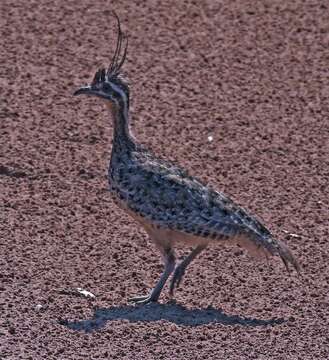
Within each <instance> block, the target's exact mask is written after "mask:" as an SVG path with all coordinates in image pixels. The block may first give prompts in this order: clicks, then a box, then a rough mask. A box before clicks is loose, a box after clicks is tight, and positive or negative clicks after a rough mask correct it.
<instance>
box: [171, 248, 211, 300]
mask: <svg viewBox="0 0 329 360" xmlns="http://www.w3.org/2000/svg"><path fill="white" fill-rule="evenodd" d="M206 247H207V245H198V246H197V247H196V248H195V249H193V250H192V251H191V252H190V253H189V255H188V256H187V257H186V258H185V259H184V260H183V261H182V262H181V263H180V264H179V265H177V267H176V269H175V272H174V275H173V277H172V279H171V282H170V289H169V294H170V296H173V295H174V290H175V288H177V287H178V286H179V284H180V282H181V281H182V278H183V276H184V274H185V270H186V268H187V266H188V265H189V264H190V263H191V262H192V261H193V260H194V259H195V258H196V257H197V256H198V255H199V254H200V253H201V251H202V250H204V249H205V248H206Z"/></svg>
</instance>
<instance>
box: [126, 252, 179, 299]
mask: <svg viewBox="0 0 329 360" xmlns="http://www.w3.org/2000/svg"><path fill="white" fill-rule="evenodd" d="M161 250H162V251H161V252H162V254H163V258H164V265H165V268H164V272H163V273H162V275H161V277H160V279H159V281H158V283H157V284H156V286H155V287H154V289H153V290H152V291H151V293H150V294H149V295H146V296H136V297H134V298H131V299H129V301H131V302H134V303H136V304H147V303H150V302H157V301H158V299H159V296H160V294H161V291H162V288H163V287H164V285H165V283H166V281H167V279H168V277H169V276H170V274H171V273H172V272H173V271H174V269H175V253H174V251H173V250H172V249H171V248H167V249H164V248H163V249H161Z"/></svg>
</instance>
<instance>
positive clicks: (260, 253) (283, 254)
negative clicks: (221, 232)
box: [234, 233, 300, 274]
mask: <svg viewBox="0 0 329 360" xmlns="http://www.w3.org/2000/svg"><path fill="white" fill-rule="evenodd" d="M234 240H235V241H234V242H235V243H237V244H239V245H240V246H241V247H243V248H245V249H247V250H248V252H249V253H251V255H253V256H254V257H258V258H259V257H260V258H264V257H265V258H268V257H269V256H279V257H280V258H281V260H282V262H283V263H284V265H285V267H286V269H287V271H288V272H289V264H291V265H292V266H293V267H294V269H295V270H296V271H297V273H298V274H300V265H299V263H298V261H297V260H296V258H295V257H294V255H293V254H292V252H291V251H290V249H289V248H288V246H287V245H286V244H284V243H283V242H282V241H280V240H277V239H275V238H273V237H272V236H271V235H269V236H262V235H255V233H253V234H243V235H240V236H237V237H235V239H234Z"/></svg>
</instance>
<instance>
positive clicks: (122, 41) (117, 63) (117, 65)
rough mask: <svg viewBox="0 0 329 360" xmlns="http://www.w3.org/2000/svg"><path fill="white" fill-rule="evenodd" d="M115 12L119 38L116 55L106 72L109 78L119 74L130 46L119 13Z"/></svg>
mask: <svg viewBox="0 0 329 360" xmlns="http://www.w3.org/2000/svg"><path fill="white" fill-rule="evenodd" d="M113 14H114V16H115V18H116V19H117V22H118V39H117V45H116V49H115V52H114V55H113V57H112V60H111V63H110V65H109V67H108V69H107V72H106V75H107V77H108V78H110V77H112V76H117V75H119V73H120V69H121V67H122V65H123V63H124V62H125V60H126V56H127V48H128V37H127V36H126V35H125V34H124V33H123V32H122V30H121V24H120V19H119V17H118V15H117V14H116V13H115V12H113ZM122 49H123V52H122Z"/></svg>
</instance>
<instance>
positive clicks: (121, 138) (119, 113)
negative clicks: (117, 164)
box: [107, 102, 135, 150]
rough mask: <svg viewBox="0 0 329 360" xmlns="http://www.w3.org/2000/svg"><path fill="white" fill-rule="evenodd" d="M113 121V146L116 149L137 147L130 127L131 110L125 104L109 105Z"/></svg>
mask: <svg viewBox="0 0 329 360" xmlns="http://www.w3.org/2000/svg"><path fill="white" fill-rule="evenodd" d="M107 105H108V107H109V109H110V111H111V113H112V119H113V146H114V147H115V148H116V149H118V150H119V149H121V150H125V149H127V150H128V149H130V148H133V147H134V146H135V138H134V136H133V135H132V133H131V130H130V127H129V108H128V105H127V104H125V103H121V102H119V104H117V105H113V104H110V103H107Z"/></svg>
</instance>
